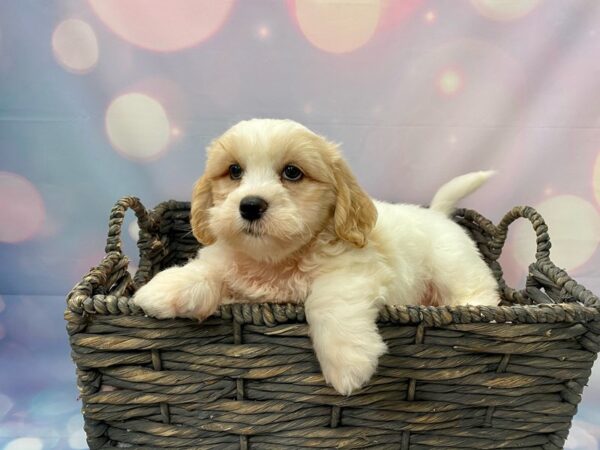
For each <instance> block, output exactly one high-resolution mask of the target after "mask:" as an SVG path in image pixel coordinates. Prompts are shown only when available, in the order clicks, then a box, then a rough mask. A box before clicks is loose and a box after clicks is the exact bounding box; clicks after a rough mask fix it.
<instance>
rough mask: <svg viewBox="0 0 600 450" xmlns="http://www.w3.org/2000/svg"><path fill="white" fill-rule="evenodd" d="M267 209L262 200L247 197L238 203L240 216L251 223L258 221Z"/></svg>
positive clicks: (267, 205) (265, 203)
mask: <svg viewBox="0 0 600 450" xmlns="http://www.w3.org/2000/svg"><path fill="white" fill-rule="evenodd" d="M268 207H269V204H268V203H267V202H266V201H265V200H264V199H263V198H260V197H256V196H253V195H249V196H248V197H244V198H243V199H242V201H241V202H240V215H241V216H242V217H243V218H244V219H246V220H249V221H251V222H252V221H254V220H258V219H260V218H261V217H262V216H263V214H264V213H265V211H266V210H267V208H268Z"/></svg>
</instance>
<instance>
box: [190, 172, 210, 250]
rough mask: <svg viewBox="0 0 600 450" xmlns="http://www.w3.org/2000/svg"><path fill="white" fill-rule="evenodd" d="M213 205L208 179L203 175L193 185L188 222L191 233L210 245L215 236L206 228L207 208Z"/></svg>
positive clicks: (204, 243)
mask: <svg viewBox="0 0 600 450" xmlns="http://www.w3.org/2000/svg"><path fill="white" fill-rule="evenodd" d="M212 206H213V198H212V188H211V182H210V179H209V178H208V177H207V176H206V174H205V175H203V176H202V177H201V178H200V179H199V180H198V181H197V182H196V185H195V186H194V192H193V194H192V209H191V214H190V222H191V224H192V233H194V236H195V237H196V239H197V240H198V241H199V242H201V243H202V244H203V245H210V244H212V243H214V242H215V241H216V238H215V236H214V235H213V234H212V233H211V232H210V230H209V228H208V210H209V209H210V208H211V207H212Z"/></svg>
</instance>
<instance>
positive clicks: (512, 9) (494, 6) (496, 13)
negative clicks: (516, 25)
mask: <svg viewBox="0 0 600 450" xmlns="http://www.w3.org/2000/svg"><path fill="white" fill-rule="evenodd" d="M471 3H472V4H473V6H474V7H475V9H477V11H478V12H479V14H481V15H482V16H483V17H486V18H488V19H492V20H496V21H499V22H508V21H511V20H517V19H520V18H522V17H525V16H526V15H528V14H529V13H531V12H532V11H533V10H534V9H535V8H536V7H537V6H538V5H539V4H540V3H541V0H471Z"/></svg>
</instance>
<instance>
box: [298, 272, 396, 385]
mask: <svg viewBox="0 0 600 450" xmlns="http://www.w3.org/2000/svg"><path fill="white" fill-rule="evenodd" d="M375 281H376V280H369V279H365V277H364V274H363V275H362V276H360V275H357V276H352V274H348V272H347V271H343V272H339V273H335V272H334V273H330V274H327V275H324V276H321V277H318V278H317V279H316V280H315V282H314V284H313V287H312V292H311V294H310V295H309V297H308V298H307V300H306V305H305V306H306V319H307V321H308V323H309V327H310V335H311V338H312V341H313V346H314V348H315V352H316V354H317V359H318V360H319V363H320V364H321V370H322V371H323V375H324V376H325V380H326V381H327V382H329V383H330V384H331V385H332V386H333V387H334V388H335V390H336V391H338V392H339V393H340V394H343V395H349V394H351V393H352V391H354V390H356V389H358V388H360V387H361V386H363V385H364V384H365V383H366V382H367V381H369V379H370V378H371V376H372V375H373V373H374V372H375V370H376V369H377V364H378V360H379V357H380V356H381V355H382V354H383V353H385V351H386V349H387V347H386V345H385V343H384V342H383V340H382V339H381V336H380V335H379V332H378V330H377V325H376V323H375V321H376V319H377V315H378V311H379V307H380V306H381V304H382V302H383V295H382V292H381V287H380V286H379V285H377V284H376V283H375Z"/></svg>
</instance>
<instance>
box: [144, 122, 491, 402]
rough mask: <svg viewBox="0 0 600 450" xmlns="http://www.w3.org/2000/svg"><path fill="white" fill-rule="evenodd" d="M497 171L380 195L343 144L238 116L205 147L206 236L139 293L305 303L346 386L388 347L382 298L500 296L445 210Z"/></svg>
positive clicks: (148, 301)
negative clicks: (394, 199) (362, 179)
mask: <svg viewBox="0 0 600 450" xmlns="http://www.w3.org/2000/svg"><path fill="white" fill-rule="evenodd" d="M490 175H491V172H478V173H473V174H468V175H463V176H462V177H459V178H456V179H454V180H452V181H451V182H450V183H448V184H446V185H445V186H443V187H442V188H441V189H440V191H439V192H438V193H437V194H436V196H435V197H434V199H433V201H432V203H431V207H430V208H429V209H425V208H420V207H418V206H415V205H392V204H388V203H383V202H377V201H373V200H372V199H371V198H370V197H369V196H368V195H367V194H366V193H365V192H364V191H363V190H362V189H361V188H360V186H359V185H358V183H357V181H356V179H355V178H354V176H353V175H352V173H351V171H350V169H349V168H348V165H347V164H346V163H345V161H344V160H343V159H342V157H341V155H340V153H339V151H338V147H337V145H335V144H333V143H331V142H329V141H327V140H326V139H324V138H323V137H321V136H318V135H316V134H315V133H313V132H311V131H310V130H308V129H307V128H305V127H304V126H302V125H300V124H298V123H296V122H293V121H289V120H267V119H254V120H249V121H244V122H240V123H238V124H237V125H235V126H233V127H232V128H231V129H229V130H228V131H227V132H225V134H223V135H222V136H221V137H219V138H218V139H216V140H215V141H214V142H213V143H212V144H211V145H210V146H209V148H208V160H207V163H206V170H205V173H204V175H203V176H202V178H200V180H199V181H198V182H197V183H196V186H195V188H194V191H193V198H192V209H191V224H192V229H193V233H194V235H195V236H196V238H197V239H198V240H199V241H200V242H202V243H203V244H204V245H205V247H204V248H202V249H201V250H200V251H199V253H198V256H197V257H196V258H195V259H193V260H191V261H190V262H189V263H188V264H186V265H185V266H183V267H173V268H169V269H167V270H164V271H162V272H160V273H158V274H157V275H156V276H155V277H154V278H153V279H152V280H151V281H150V282H149V283H148V284H147V285H145V286H144V287H142V288H141V289H140V290H139V291H138V292H137V294H136V295H135V297H134V300H135V302H136V303H137V304H138V305H139V306H140V307H141V308H142V309H143V310H144V311H145V312H146V313H147V314H148V315H150V316H154V317H158V318H172V317H190V318H194V319H198V320H202V319H204V318H206V317H208V316H210V315H211V314H213V313H214V312H215V310H216V309H217V307H218V306H219V304H221V303H225V302H235V301H243V302H296V303H304V305H305V309H306V318H307V321H308V323H309V327H310V334H311V338H312V341H313V345H314V348H315V352H316V355H317V358H318V360H319V363H320V364H321V369H322V371H323V374H324V376H325V379H326V380H327V381H328V382H329V383H331V385H332V386H333V387H334V388H335V389H336V390H337V391H338V392H339V393H341V394H345V395H348V394H350V393H351V392H352V391H354V390H355V389H358V388H360V387H361V386H363V385H364V384H365V383H366V382H367V381H368V380H369V379H370V378H371V376H372V375H373V373H374V372H375V370H376V368H377V363H378V359H379V356H381V355H382V354H383V353H384V352H385V351H386V346H385V344H384V342H383V340H382V339H381V336H380V335H379V333H378V330H377V326H376V323H375V321H376V318H377V315H378V310H379V308H380V307H381V306H382V305H384V304H390V305H399V304H420V303H425V304H435V305H438V304H442V303H443V304H450V305H458V304H467V303H471V304H480V305H482V304H483V305H496V304H498V301H499V297H498V293H497V284H496V281H495V279H494V278H493V276H492V274H491V272H490V270H489V269H488V267H487V266H486V264H485V263H484V262H483V261H482V259H481V258H480V256H479V253H478V251H477V249H476V247H475V244H474V243H473V242H472V241H471V239H470V238H469V237H468V236H467V234H466V233H465V232H464V231H463V230H462V229H461V228H460V226H458V225H457V224H455V223H454V222H452V221H451V220H450V219H449V218H448V217H447V216H448V214H449V213H450V212H451V210H452V208H453V207H454V204H455V202H456V201H458V200H459V199H460V198H462V197H463V196H465V195H467V194H468V193H470V192H472V191H473V190H475V189H476V188H477V187H478V186H479V185H481V184H482V183H483V182H484V181H485V180H486V179H487V178H488V177H489V176H490Z"/></svg>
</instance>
